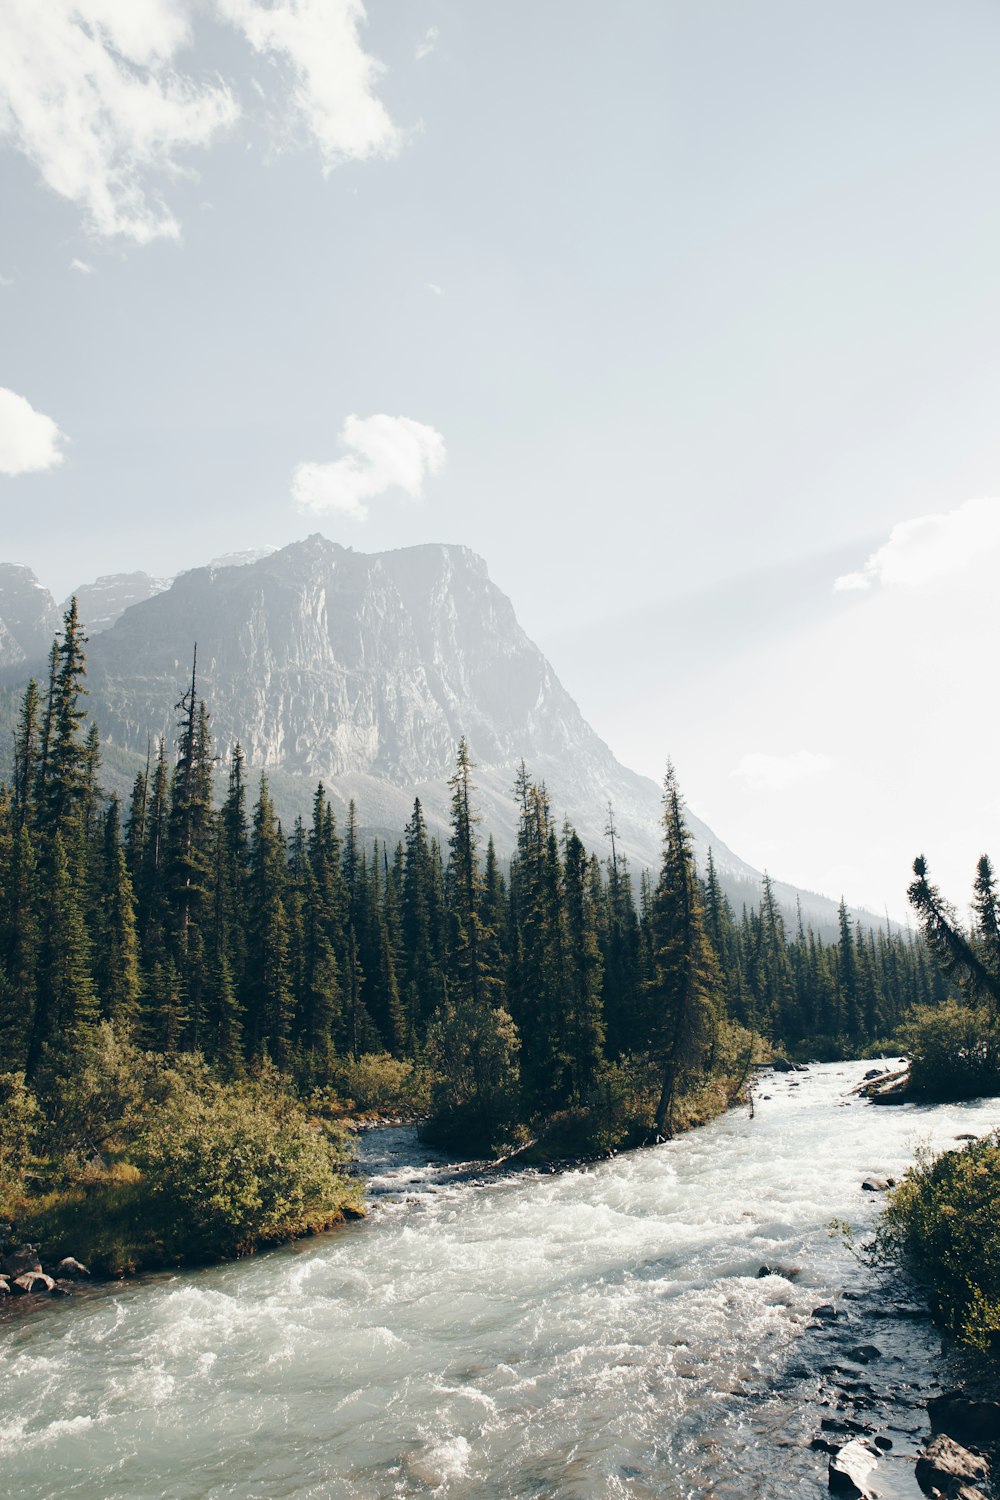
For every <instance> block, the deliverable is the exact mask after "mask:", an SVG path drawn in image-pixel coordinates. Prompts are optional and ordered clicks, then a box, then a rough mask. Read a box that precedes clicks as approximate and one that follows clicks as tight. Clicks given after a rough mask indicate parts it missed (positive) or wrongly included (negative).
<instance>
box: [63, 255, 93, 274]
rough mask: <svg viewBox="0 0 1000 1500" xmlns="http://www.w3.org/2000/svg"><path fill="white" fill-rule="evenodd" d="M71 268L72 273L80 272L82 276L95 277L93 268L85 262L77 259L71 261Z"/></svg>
mask: <svg viewBox="0 0 1000 1500" xmlns="http://www.w3.org/2000/svg"><path fill="white" fill-rule="evenodd" d="M69 268H70V270H71V271H79V273H80V275H81V276H93V274H94V268H93V266H91V265H88V264H87V262H86V261H85V260H77V259H76V258H75V257H74V259H73V260H71V261H70V263H69Z"/></svg>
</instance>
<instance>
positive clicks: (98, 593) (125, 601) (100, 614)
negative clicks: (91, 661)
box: [60, 573, 172, 636]
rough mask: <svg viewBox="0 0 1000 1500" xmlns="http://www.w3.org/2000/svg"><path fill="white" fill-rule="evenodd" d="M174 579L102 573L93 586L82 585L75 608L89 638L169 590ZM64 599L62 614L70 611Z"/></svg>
mask: <svg viewBox="0 0 1000 1500" xmlns="http://www.w3.org/2000/svg"><path fill="white" fill-rule="evenodd" d="M171 582H172V579H170V578H151V577H150V575H149V574H148V573H102V575H101V577H100V578H97V579H95V580H94V582H93V583H81V584H80V587H79V588H78V589H76V590H75V593H76V607H77V609H78V611H79V614H80V619H81V620H82V621H83V626H84V629H85V630H86V632H87V634H88V635H89V636H94V635H99V634H100V633H101V631H102V630H110V628H111V626H112V625H113V624H114V623H115V621H116V620H117V619H118V618H119V616H120V615H123V614H124V613H125V611H126V610H127V609H129V608H131V606H132V605H133V604H142V603H144V602H145V600H147V599H152V597H153V595H154V594H161V593H162V592H163V590H164V589H168V588H169V587H170V584H171ZM69 603H70V601H69V599H67V600H65V601H64V603H63V605H62V608H61V611H60V612H61V613H63V614H64V613H65V612H66V610H67V609H68V608H69Z"/></svg>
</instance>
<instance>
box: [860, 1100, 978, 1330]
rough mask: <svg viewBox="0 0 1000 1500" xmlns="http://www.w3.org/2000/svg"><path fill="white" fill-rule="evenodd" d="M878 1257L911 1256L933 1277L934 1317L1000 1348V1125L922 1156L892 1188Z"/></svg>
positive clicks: (879, 1236) (929, 1279) (880, 1231)
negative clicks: (976, 1137) (964, 1142)
mask: <svg viewBox="0 0 1000 1500" xmlns="http://www.w3.org/2000/svg"><path fill="white" fill-rule="evenodd" d="M875 1255H876V1258H877V1259H879V1260H881V1261H883V1262H885V1261H906V1262H907V1263H908V1264H909V1265H910V1266H911V1267H912V1269H913V1270H914V1271H915V1272H916V1273H917V1275H918V1276H920V1277H921V1278H922V1279H923V1280H925V1281H926V1282H927V1284H928V1288H929V1295H930V1303H931V1311H932V1313H933V1315H934V1318H935V1321H936V1322H938V1323H939V1324H940V1326H941V1327H942V1328H944V1329H945V1330H946V1331H947V1332H948V1333H950V1334H952V1335H953V1336H954V1337H955V1338H957V1339H959V1340H961V1341H962V1342H963V1343H966V1344H970V1345H972V1346H973V1347H974V1348H976V1349H979V1350H980V1351H981V1352H983V1353H986V1354H989V1355H991V1356H992V1357H993V1358H996V1357H997V1356H998V1354H1000V1130H994V1131H992V1132H991V1133H990V1134H989V1135H986V1136H983V1137H982V1139H980V1140H978V1141H970V1142H969V1144H968V1145H967V1146H965V1147H964V1148H963V1149H962V1150H960V1151H946V1152H944V1153H943V1155H941V1156H938V1157H936V1158H931V1157H924V1158H922V1159H921V1160H919V1161H918V1162H917V1165H916V1166H914V1167H911V1168H910V1170H909V1171H908V1172H907V1173H906V1175H905V1177H904V1178H903V1180H902V1182H901V1183H900V1184H899V1186H898V1187H897V1188H895V1189H894V1191H893V1192H892V1194H891V1195H890V1198H889V1202H888V1205H887V1207H886V1211H885V1214H884V1216H883V1219H882V1222H881V1224H880V1226H879V1229H878V1232H877V1235H876V1239H875Z"/></svg>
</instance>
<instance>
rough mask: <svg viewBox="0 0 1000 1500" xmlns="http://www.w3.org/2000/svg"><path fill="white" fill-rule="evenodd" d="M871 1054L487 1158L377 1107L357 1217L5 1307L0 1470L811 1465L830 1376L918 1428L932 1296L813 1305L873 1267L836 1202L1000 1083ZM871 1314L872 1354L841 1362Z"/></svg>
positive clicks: (586, 1487)
mask: <svg viewBox="0 0 1000 1500" xmlns="http://www.w3.org/2000/svg"><path fill="white" fill-rule="evenodd" d="M863 1072H864V1065H862V1064H847V1065H829V1066H824V1067H816V1068H813V1069H812V1070H811V1071H810V1073H809V1074H807V1075H801V1076H800V1077H799V1078H794V1077H786V1078H775V1079H773V1080H772V1079H767V1080H766V1081H765V1082H764V1083H763V1084H762V1085H761V1089H760V1093H763V1094H770V1095H771V1096H772V1097H771V1098H770V1099H767V1100H765V1099H760V1098H758V1103H757V1110H756V1117H755V1118H754V1119H752V1120H751V1119H749V1118H748V1115H747V1112H746V1111H745V1110H741V1111H738V1112H734V1113H732V1114H730V1115H728V1116H727V1117H725V1118H724V1119H721V1120H719V1121H716V1122H715V1123H714V1124H713V1125H710V1126H708V1127H707V1128H706V1129H704V1130H700V1131H697V1132H694V1133H692V1134H690V1135H687V1136H684V1137H682V1138H680V1139H678V1140H676V1141H674V1142H671V1143H670V1144H668V1145H664V1146H660V1147H656V1148H654V1149H648V1150H645V1151H641V1152H634V1153H631V1154H628V1155H623V1156H621V1157H619V1158H617V1159H615V1160H613V1161H609V1162H606V1163H602V1164H601V1165H599V1166H596V1167H593V1168H588V1169H584V1170H578V1171H573V1172H567V1173H564V1174H562V1175H550V1176H546V1175H541V1176H534V1175H530V1176H529V1175H523V1176H520V1177H517V1178H514V1179H509V1180H504V1181H498V1182H490V1183H489V1184H488V1185H486V1186H482V1185H476V1184H475V1183H471V1182H468V1181H454V1180H452V1179H451V1174H449V1173H448V1172H446V1171H444V1170H443V1169H442V1168H441V1167H440V1166H434V1165H431V1166H428V1167H426V1168H425V1169H424V1170H420V1171H415V1170H414V1169H413V1167H412V1166H410V1165H407V1164H402V1165H401V1162H404V1163H412V1162H417V1163H427V1162H428V1160H429V1157H430V1155H431V1154H430V1153H427V1152H426V1151H425V1150H423V1148H421V1147H420V1146H419V1145H417V1144H416V1143H415V1142H414V1139H413V1136H412V1134H411V1133H408V1132H381V1133H379V1135H378V1137H377V1138H369V1141H368V1143H367V1152H368V1155H369V1158H370V1168H371V1169H373V1170H374V1176H373V1189H374V1190H375V1192H376V1194H377V1195H378V1197H377V1200H376V1201H377V1206H376V1209H375V1211H374V1212H373V1214H372V1215H371V1217H370V1218H369V1219H368V1220H367V1221H366V1222H365V1223H363V1224H358V1225H356V1226H353V1227H351V1228H350V1229H347V1230H345V1231H342V1232H340V1233H337V1234H333V1235H330V1236H326V1237H323V1238H321V1239H314V1240H310V1241H305V1242H302V1243H300V1244H299V1245H297V1246H295V1247H291V1248H289V1249H287V1250H282V1251H277V1252H274V1253H272V1254H269V1255H266V1256H262V1257H260V1258H259V1259H257V1260H252V1261H245V1262H242V1263H239V1264H235V1265H230V1266H225V1267H220V1268H218V1269H213V1270H207V1271H202V1272H197V1273H194V1274H185V1275H174V1276H165V1277H160V1278H149V1279H146V1280H145V1281H144V1282H143V1283H142V1284H136V1285H131V1286H123V1287H118V1288H114V1289H109V1290H105V1291H100V1292H95V1294H93V1295H90V1296H88V1297H86V1298H80V1299H67V1300H66V1301H65V1302H60V1303H53V1304H46V1305H45V1307H44V1308H43V1309H42V1310H40V1311H37V1312H35V1313H34V1314H33V1315H32V1316H26V1317H23V1318H12V1319H10V1320H9V1321H7V1322H5V1323H4V1324H2V1325H0V1413H2V1414H3V1415H2V1419H0V1494H2V1495H3V1496H5V1497H7V1496H9V1497H10V1500H15V1497H16V1500H43V1497H44V1500H54V1497H57V1496H58V1497H77V1500H151V1497H163V1500H209V1497H211V1500H223V1497H225V1500H293V1497H294V1500H307V1497H309V1500H313V1497H315V1500H327V1497H329V1500H334V1497H341V1496H344V1497H347V1496H350V1497H363V1500H378V1497H383V1496H386V1497H389V1496H409V1495H429V1494H435V1495H441V1496H447V1497H458V1496H462V1497H468V1496H477V1497H508V1496H511V1497H512V1496H566V1497H591V1496H618V1495H622V1496H625V1495H630V1496H644V1497H652V1496H656V1497H668V1500H669V1497H691V1496H703V1497H715V1500H728V1497H733V1500H735V1497H740V1500H745V1497H750V1496H759V1497H762V1500H764V1497H767V1500H773V1497H775V1496H777V1495H781V1496H782V1497H784V1496H819V1495H821V1494H825V1493H826V1458H825V1456H824V1455H822V1454H819V1453H815V1452H812V1451H810V1449H809V1446H808V1444H809V1440H810V1438H811V1437H812V1436H813V1435H814V1434H815V1433H816V1432H817V1431H818V1429H819V1419H820V1417H821V1416H823V1415H836V1412H837V1402H838V1401H839V1402H840V1403H841V1408H842V1410H843V1402H844V1399H845V1398H844V1396H843V1391H842V1387H843V1385H844V1384H845V1383H847V1384H849V1382H850V1379H854V1378H857V1379H859V1380H861V1384H860V1386H856V1387H855V1397H856V1401H857V1403H859V1404H857V1405H854V1406H852V1407H851V1408H850V1409H851V1411H852V1412H853V1414H855V1415H857V1414H858V1412H859V1411H861V1408H862V1407H864V1408H866V1411H865V1415H866V1416H867V1417H868V1418H869V1419H870V1420H872V1421H873V1422H874V1423H875V1425H876V1427H878V1428H879V1429H880V1430H882V1431H888V1432H889V1433H890V1434H891V1436H892V1438H893V1441H894V1444H895V1452H896V1453H897V1454H898V1453H899V1452H900V1451H903V1452H905V1451H906V1449H907V1444H908V1439H907V1431H908V1430H915V1429H917V1428H919V1426H920V1423H921V1414H920V1410H919V1407H918V1405H917V1402H918V1399H919V1398H920V1396H921V1394H926V1389H925V1388H926V1387H928V1386H929V1384H930V1383H931V1380H932V1376H933V1371H934V1367H935V1360H936V1358H937V1355H936V1352H935V1351H936V1350H937V1340H936V1339H935V1337H934V1335H933V1334H932V1332H931V1331H930V1330H929V1328H928V1327H927V1325H926V1324H925V1323H922V1322H915V1321H912V1320H911V1321H909V1322H906V1323H904V1324H896V1323H890V1322H886V1321H885V1320H881V1321H878V1320H877V1319H875V1318H874V1311H875V1310H877V1309H873V1306H872V1299H871V1298H869V1299H868V1300H867V1301H865V1300H864V1299H863V1297H862V1299H861V1300H854V1301H847V1302H844V1304H843V1307H844V1309H845V1311H846V1312H849V1313H850V1319H849V1321H848V1322H847V1323H846V1324H844V1323H843V1322H841V1323H840V1324H838V1325H835V1327H834V1328H833V1329H830V1328H821V1329H817V1328H816V1327H815V1325H811V1320H810V1318H809V1314H810V1311H811V1309H812V1308H814V1307H815V1306H816V1305H817V1304H818V1303H821V1302H824V1301H826V1300H828V1299H829V1298H830V1297H831V1296H836V1295H839V1293H840V1292H841V1290H842V1289H843V1288H845V1287H848V1288H853V1289H854V1292H855V1293H857V1292H859V1291H860V1292H862V1293H864V1290H865V1288H866V1287H867V1286H870V1282H871V1278H870V1276H869V1274H868V1273H866V1272H863V1271H862V1270H861V1269H860V1268H859V1267H858V1266H857V1264H856V1263H855V1262H854V1261H853V1260H852V1258H851V1256H850V1255H849V1253H848V1252H847V1250H846V1249H845V1248H844V1246H843V1244H842V1242H840V1241H839V1240H837V1239H835V1238H831V1236H830V1235H829V1233H828V1230H827V1227H826V1226H827V1225H828V1223H829V1221H830V1220H831V1218H833V1217H834V1216H837V1217H840V1218H845V1219H850V1220H851V1221H853V1222H854V1223H855V1224H856V1225H858V1226H864V1225H865V1224H867V1223H870V1221H871V1220H872V1218H873V1217H874V1215H875V1213H876V1212H877V1208H878V1200H877V1197H874V1196H873V1195H870V1194H863V1193H862V1192H861V1191H860V1183H861V1180H862V1178H863V1177H864V1176H865V1175H867V1174H868V1173H879V1174H893V1175H897V1174H899V1173H900V1172H901V1171H902V1170H903V1168H904V1167H905V1166H906V1164H907V1163H908V1162H909V1161H910V1160H912V1157H913V1154H914V1151H915V1149H916V1148H917V1147H918V1146H919V1145H920V1144H921V1143H929V1144H931V1145H933V1146H934V1147H935V1148H942V1147H945V1146H948V1145H951V1144H953V1142H954V1138H955V1137H956V1136H957V1135H958V1134H959V1133H961V1132H963V1131H973V1132H976V1133H977V1134H978V1133H981V1132H983V1131H984V1130H986V1129H988V1128H991V1127H992V1126H994V1125H997V1124H1000V1100H993V1101H987V1102H984V1103H981V1104H972V1105H967V1106H961V1107H958V1106H955V1107H951V1106H945V1107H937V1108H935V1109H920V1108H916V1107H914V1106H906V1107H904V1108H892V1109H876V1108H872V1107H871V1106H869V1105H866V1104H864V1103H862V1102H860V1101H858V1100H856V1099H850V1100H849V1099H847V1098H845V1094H846V1091H847V1090H848V1089H849V1088H850V1087H851V1085H852V1084H854V1083H855V1082H857V1081H858V1079H859V1078H860V1077H861V1075H862V1073H863ZM380 1152H381V1153H383V1154H386V1153H387V1156H386V1159H385V1160H382V1161H379V1160H378V1153H380ZM406 1153H409V1155H407V1154H406ZM393 1163H395V1164H393ZM762 1263H769V1264H771V1265H774V1264H776V1263H780V1264H782V1265H785V1266H792V1265H795V1266H800V1267H802V1275H801V1277H799V1278H798V1279H796V1280H794V1281H789V1280H786V1279H785V1278H783V1277H780V1276H770V1277H767V1278H764V1279H758V1278H757V1275H756V1272H757V1270H758V1268H759V1267H760V1265H761V1264H762ZM862 1342H875V1343H877V1344H878V1345H879V1347H880V1348H881V1349H882V1350H883V1354H884V1358H883V1359H882V1360H881V1361H879V1362H878V1363H877V1364H876V1365H875V1366H873V1367H869V1368H868V1369H867V1370H862V1369H861V1368H857V1367H853V1366H851V1363H850V1361H848V1362H847V1364H846V1365H845V1366H844V1369H845V1370H846V1371H847V1375H845V1376H841V1375H838V1374H836V1373H834V1372H831V1369H830V1361H831V1360H834V1361H836V1360H837V1359H838V1358H839V1359H843V1357H844V1350H845V1349H846V1348H847V1347H849V1346H850V1345H851V1344H857V1343H862ZM865 1380H869V1381H870V1382H871V1384H872V1385H873V1386H874V1387H875V1392H874V1394H873V1393H871V1392H869V1393H868V1394H867V1395H866V1393H865V1389H864V1381H865ZM838 1382H839V1383H840V1384H839V1385H838ZM887 1393H889V1394H888V1396H887ZM883 1396H887V1399H886V1401H882V1400H880V1398H881V1397H883ZM823 1403H829V1404H828V1405H824V1404H823ZM909 1446H910V1448H911V1449H912V1442H910V1443H909ZM880 1473H881V1476H882V1477H881V1479H880V1484H881V1486H882V1491H881V1492H882V1493H883V1494H885V1495H899V1496H902V1495H909V1494H913V1493H918V1492H916V1491H915V1490H914V1489H913V1488H912V1479H911V1478H910V1477H909V1471H908V1469H907V1467H906V1462H905V1460H904V1459H900V1458H896V1459H895V1460H889V1461H888V1462H885V1463H883V1464H882V1465H880ZM908 1485H909V1486H911V1487H909V1488H908V1487H907V1486H908Z"/></svg>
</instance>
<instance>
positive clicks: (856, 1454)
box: [829, 1438, 878, 1500]
mask: <svg viewBox="0 0 1000 1500" xmlns="http://www.w3.org/2000/svg"><path fill="white" fill-rule="evenodd" d="M877 1468H878V1459H877V1458H876V1457H875V1455H874V1453H873V1452H872V1450H871V1449H870V1448H869V1447H868V1446H867V1444H865V1443H863V1442H861V1440H860V1439H859V1438H855V1439H853V1441H852V1442H850V1443H845V1445H844V1447H843V1448H841V1450H840V1452H839V1453H837V1454H835V1455H834V1456H833V1458H831V1460H830V1469H829V1487H830V1492H831V1494H834V1495H854V1496H856V1497H860V1500H868V1497H870V1496H871V1493H872V1492H871V1488H870V1483H871V1478H872V1475H873V1474H874V1472H875V1470H876V1469H877Z"/></svg>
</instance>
